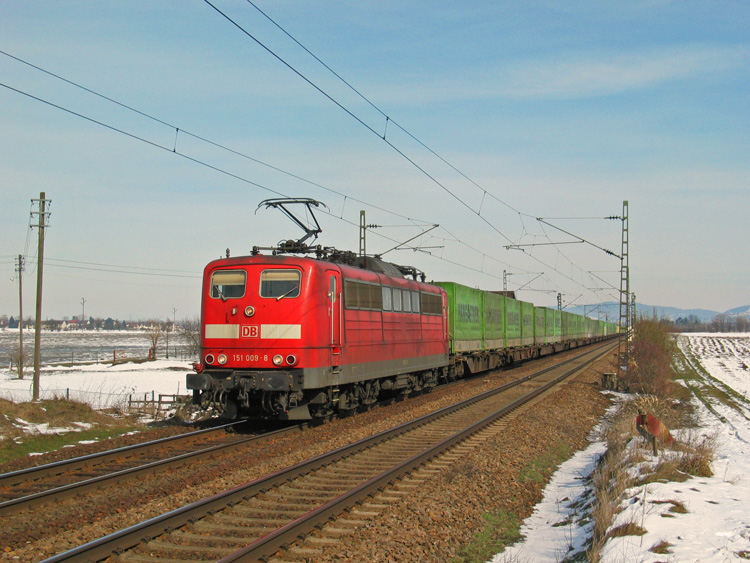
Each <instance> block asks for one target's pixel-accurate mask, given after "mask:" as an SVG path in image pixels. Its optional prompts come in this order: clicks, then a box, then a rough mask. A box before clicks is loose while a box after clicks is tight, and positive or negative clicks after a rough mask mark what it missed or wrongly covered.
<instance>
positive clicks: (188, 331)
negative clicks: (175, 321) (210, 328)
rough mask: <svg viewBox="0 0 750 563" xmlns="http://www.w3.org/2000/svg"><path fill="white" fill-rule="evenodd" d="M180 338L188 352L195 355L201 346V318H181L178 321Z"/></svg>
mask: <svg viewBox="0 0 750 563" xmlns="http://www.w3.org/2000/svg"><path fill="white" fill-rule="evenodd" d="M179 326H180V338H181V339H182V341H183V342H184V343H185V347H186V348H187V351H188V353H189V354H192V355H194V356H197V355H198V353H199V351H200V347H201V320H200V318H198V317H193V318H191V319H183V320H182V321H180V323H179Z"/></svg>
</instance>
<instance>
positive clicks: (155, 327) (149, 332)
mask: <svg viewBox="0 0 750 563" xmlns="http://www.w3.org/2000/svg"><path fill="white" fill-rule="evenodd" d="M148 324H149V326H148V328H147V329H146V336H147V337H148V339H149V341H150V342H151V349H150V351H149V359H152V360H155V359H156V348H157V346H158V345H159V341H160V340H161V335H162V332H163V331H162V326H161V321H160V320H158V319H152V320H150V321H148Z"/></svg>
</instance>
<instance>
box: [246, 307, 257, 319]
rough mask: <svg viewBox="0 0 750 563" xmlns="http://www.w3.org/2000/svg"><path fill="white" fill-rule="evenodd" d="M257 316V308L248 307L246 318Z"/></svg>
mask: <svg viewBox="0 0 750 563" xmlns="http://www.w3.org/2000/svg"><path fill="white" fill-rule="evenodd" d="M254 314H255V307H253V306H252V305H248V306H247V307H245V316H247V317H252V316H253V315H254Z"/></svg>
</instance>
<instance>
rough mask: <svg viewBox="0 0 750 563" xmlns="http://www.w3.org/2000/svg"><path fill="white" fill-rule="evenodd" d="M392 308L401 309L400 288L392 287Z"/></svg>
mask: <svg viewBox="0 0 750 563" xmlns="http://www.w3.org/2000/svg"><path fill="white" fill-rule="evenodd" d="M393 310H394V311H401V290H400V289H396V288H395V287H394V288H393Z"/></svg>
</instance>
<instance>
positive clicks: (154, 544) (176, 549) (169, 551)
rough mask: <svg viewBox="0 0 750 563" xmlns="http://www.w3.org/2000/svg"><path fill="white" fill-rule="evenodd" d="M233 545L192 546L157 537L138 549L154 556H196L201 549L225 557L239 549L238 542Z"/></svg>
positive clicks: (202, 551) (206, 552) (209, 553)
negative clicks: (168, 541)
mask: <svg viewBox="0 0 750 563" xmlns="http://www.w3.org/2000/svg"><path fill="white" fill-rule="evenodd" d="M234 544H235V545H234V546H232V547H214V546H200V547H199V546H192V545H181V544H172V543H167V542H166V541H164V540H160V539H156V540H151V541H150V542H148V543H146V544H144V545H142V546H139V548H138V549H141V550H148V553H149V555H151V556H152V557H153V556H157V557H159V556H162V555H166V556H170V557H175V556H177V557H191V556H192V557H195V552H196V551H200V552H201V553H202V554H206V555H212V556H213V557H224V556H227V555H230V554H232V553H234V552H236V551H237V544H238V542H237V541H235V542H234Z"/></svg>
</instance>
